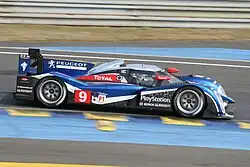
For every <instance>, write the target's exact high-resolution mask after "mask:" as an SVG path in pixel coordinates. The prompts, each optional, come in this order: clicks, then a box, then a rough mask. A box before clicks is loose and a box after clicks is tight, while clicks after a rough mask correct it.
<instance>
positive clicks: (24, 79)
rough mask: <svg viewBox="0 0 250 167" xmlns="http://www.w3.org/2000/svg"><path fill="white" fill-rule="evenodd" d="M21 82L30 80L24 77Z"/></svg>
mask: <svg viewBox="0 0 250 167" xmlns="http://www.w3.org/2000/svg"><path fill="white" fill-rule="evenodd" d="M20 80H21V81H28V80H29V79H28V78H26V77H22V78H21V79H20Z"/></svg>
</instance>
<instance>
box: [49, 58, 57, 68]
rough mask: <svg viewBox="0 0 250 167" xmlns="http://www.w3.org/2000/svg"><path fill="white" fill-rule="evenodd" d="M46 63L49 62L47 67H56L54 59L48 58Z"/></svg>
mask: <svg viewBox="0 0 250 167" xmlns="http://www.w3.org/2000/svg"><path fill="white" fill-rule="evenodd" d="M48 64H49V68H56V66H55V61H54V60H50V61H49V62H48Z"/></svg>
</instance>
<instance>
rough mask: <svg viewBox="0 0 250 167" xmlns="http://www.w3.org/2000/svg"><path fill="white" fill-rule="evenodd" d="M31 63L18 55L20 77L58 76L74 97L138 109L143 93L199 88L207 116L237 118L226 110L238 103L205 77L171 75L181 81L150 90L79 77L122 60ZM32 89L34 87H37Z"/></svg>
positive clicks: (219, 85)
mask: <svg viewBox="0 0 250 167" xmlns="http://www.w3.org/2000/svg"><path fill="white" fill-rule="evenodd" d="M35 58H36V57H35ZM32 60H33V58H32V56H31V57H29V55H28V56H27V55H20V56H19V65H18V70H19V74H21V75H23V76H29V77H30V78H32V80H36V81H35V82H38V81H39V80H41V79H43V78H45V77H51V76H52V77H56V78H58V79H60V80H61V81H63V82H64V83H65V85H66V86H67V89H68V92H69V94H72V97H71V98H73V96H74V93H75V91H76V90H84V91H88V90H90V91H91V92H94V94H97V95H98V94H99V93H101V94H105V97H106V98H107V99H109V102H110V103H119V102H126V101H135V102H136V103H135V106H134V107H138V106H137V105H138V98H139V97H140V96H142V95H143V94H153V93H160V92H168V93H170V94H171V95H169V96H168V98H170V99H172V98H173V97H174V94H175V92H176V91H177V90H179V89H180V88H182V87H185V86H192V87H196V88H198V89H200V90H201V91H202V92H203V93H204V95H205V96H206V99H207V107H206V112H205V115H207V116H212V117H223V118H233V117H234V114H229V113H228V112H227V110H226V109H227V105H228V104H229V103H235V101H234V100H233V99H231V98H230V97H228V96H227V95H226V93H225V91H224V89H223V87H222V86H221V84H219V83H218V82H217V81H215V80H212V79H210V78H207V77H204V76H198V75H183V76H178V75H173V74H169V75H170V76H172V77H176V78H178V80H179V81H178V82H175V83H170V84H166V85H161V86H157V87H147V86H141V85H136V84H130V83H114V82H83V81H80V80H78V79H76V78H77V77H78V76H83V75H88V74H89V75H94V74H95V72H97V71H98V72H102V71H103V70H104V72H105V70H107V71H108V70H110V69H112V68H115V67H120V65H123V64H121V63H122V62H120V61H114V62H108V63H103V64H102V65H99V66H97V67H96V65H95V63H91V62H79V61H69V60H56V59H43V58H41V60H40V62H39V61H38V66H34V67H31V66H32ZM39 65H40V67H39ZM24 67H25V68H24ZM121 67H122V66H121ZM39 68H40V71H39ZM105 68H106V69H105ZM142 70H143V69H142ZM22 86H23V85H22ZM31 86H33V87H34V88H35V84H34V85H31ZM151 92H153V93H151ZM31 96H32V97H34V96H35V95H34V93H32V95H31ZM69 97H70V96H69ZM169 106H171V105H169ZM165 109H166V108H165Z"/></svg>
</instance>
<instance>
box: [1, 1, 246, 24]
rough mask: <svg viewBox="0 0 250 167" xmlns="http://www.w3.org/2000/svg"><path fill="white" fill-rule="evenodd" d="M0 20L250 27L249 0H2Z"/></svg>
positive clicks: (46, 22) (31, 22)
mask: <svg viewBox="0 0 250 167" xmlns="http://www.w3.org/2000/svg"><path fill="white" fill-rule="evenodd" d="M0 23H24V24H51V25H88V26H140V27H194V28H250V1H247V0H244V1H233V0H231V1H225V0H224V1H223V0H217V1H206V0H203V1H202V0H195V1H191V0H189V1H187V0H177V1H173V0H170V1H166V0H157V1H153V0H116V1H115V0H3V1H2V2H0Z"/></svg>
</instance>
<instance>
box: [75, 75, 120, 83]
mask: <svg viewBox="0 0 250 167" xmlns="http://www.w3.org/2000/svg"><path fill="white" fill-rule="evenodd" d="M77 79H78V80H81V81H106V82H121V80H122V79H123V77H122V76H119V75H117V74H101V75H90V76H80V77H78V78H77Z"/></svg>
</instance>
